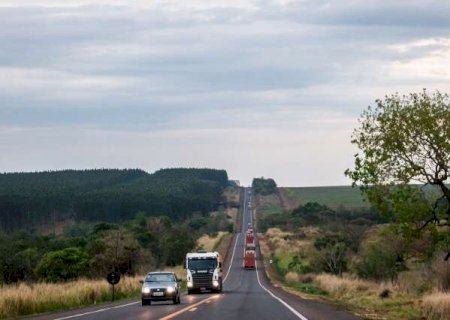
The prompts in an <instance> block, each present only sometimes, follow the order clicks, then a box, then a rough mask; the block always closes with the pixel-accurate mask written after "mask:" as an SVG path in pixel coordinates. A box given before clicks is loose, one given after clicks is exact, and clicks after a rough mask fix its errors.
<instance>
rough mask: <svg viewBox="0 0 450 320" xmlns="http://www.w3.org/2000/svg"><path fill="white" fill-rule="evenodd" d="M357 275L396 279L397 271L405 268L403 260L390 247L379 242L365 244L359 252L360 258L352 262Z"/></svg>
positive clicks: (375, 278) (377, 278) (369, 277)
mask: <svg viewBox="0 0 450 320" xmlns="http://www.w3.org/2000/svg"><path fill="white" fill-rule="evenodd" d="M354 268H355V271H356V273H357V274H358V276H360V277H361V278H364V279H374V280H391V281H394V280H396V279H397V276H398V273H399V272H400V271H403V270H405V265H404V261H403V259H402V258H401V256H399V255H398V254H396V253H395V252H394V251H393V250H392V249H391V248H390V247H388V246H385V245H382V244H381V243H379V242H376V243H370V244H369V245H367V246H366V247H365V248H364V249H363V252H362V254H361V260H360V261H357V262H356V263H355V264H354Z"/></svg>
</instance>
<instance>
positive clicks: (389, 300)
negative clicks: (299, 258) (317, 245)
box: [314, 274, 448, 320]
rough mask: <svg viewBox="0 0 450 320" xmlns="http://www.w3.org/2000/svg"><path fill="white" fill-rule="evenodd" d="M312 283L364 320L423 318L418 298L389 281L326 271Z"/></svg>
mask: <svg viewBox="0 0 450 320" xmlns="http://www.w3.org/2000/svg"><path fill="white" fill-rule="evenodd" d="M314 283H315V284H316V285H317V287H319V288H320V289H323V290H325V291H327V292H328V294H329V296H330V298H332V300H334V301H338V302H339V303H342V304H344V305H346V306H347V307H348V308H350V309H352V310H354V311H355V312H356V313H358V314H359V315H360V316H362V318H364V319H389V320H390V319H392V320H400V319H422V318H421V313H420V308H419V307H420V306H419V304H418V301H417V298H416V297H414V296H410V295H407V294H405V293H403V292H401V291H399V290H398V288H397V287H395V286H394V285H392V284H391V283H377V282H373V281H366V280H361V279H352V278H346V277H338V276H334V275H329V274H320V275H317V276H316V277H315V279H314ZM383 291H385V292H388V295H387V296H386V297H384V298H382V297H381V296H380V293H382V292H383ZM439 319H440V318H439ZM442 319H444V318H442ZM446 319H448V318H446Z"/></svg>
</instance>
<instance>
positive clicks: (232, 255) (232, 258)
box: [223, 233, 241, 282]
mask: <svg viewBox="0 0 450 320" xmlns="http://www.w3.org/2000/svg"><path fill="white" fill-rule="evenodd" d="M240 235H241V234H240V233H238V235H237V237H236V240H235V242H234V248H233V253H232V254H231V259H230V265H229V266H228V270H227V274H226V275H225V278H223V282H225V281H227V279H228V275H229V274H230V269H231V266H232V265H233V260H234V253H235V252H236V246H237V243H238V242H239V236H240Z"/></svg>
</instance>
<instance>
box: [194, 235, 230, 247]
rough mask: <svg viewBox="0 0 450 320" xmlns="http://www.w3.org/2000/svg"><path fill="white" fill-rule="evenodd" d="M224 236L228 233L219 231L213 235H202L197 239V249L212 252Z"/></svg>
mask: <svg viewBox="0 0 450 320" xmlns="http://www.w3.org/2000/svg"><path fill="white" fill-rule="evenodd" d="M226 234H228V232H225V231H219V232H217V233H216V234H214V235H209V234H204V235H203V236H201V237H200V238H198V239H197V248H199V249H200V248H201V249H203V250H206V251H213V250H214V249H215V248H217V245H218V244H219V243H220V241H221V240H222V237H223V236H224V235H226Z"/></svg>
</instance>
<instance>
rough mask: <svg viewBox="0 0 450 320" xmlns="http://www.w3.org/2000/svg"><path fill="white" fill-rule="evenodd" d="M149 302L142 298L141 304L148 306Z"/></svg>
mask: <svg viewBox="0 0 450 320" xmlns="http://www.w3.org/2000/svg"><path fill="white" fill-rule="evenodd" d="M149 304H150V300H144V299H142V305H143V306H148V305H149Z"/></svg>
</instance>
